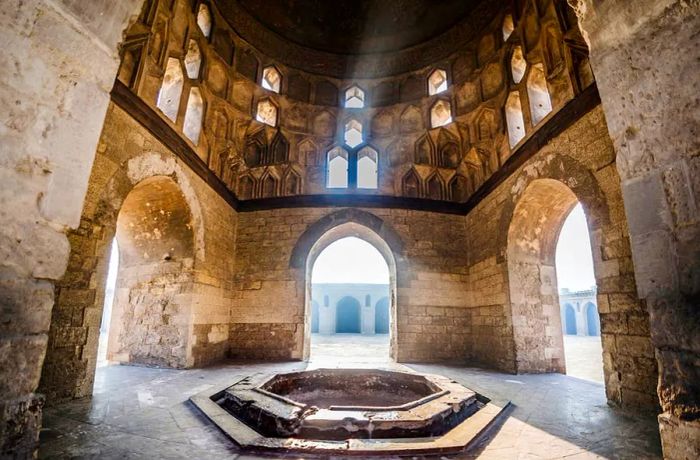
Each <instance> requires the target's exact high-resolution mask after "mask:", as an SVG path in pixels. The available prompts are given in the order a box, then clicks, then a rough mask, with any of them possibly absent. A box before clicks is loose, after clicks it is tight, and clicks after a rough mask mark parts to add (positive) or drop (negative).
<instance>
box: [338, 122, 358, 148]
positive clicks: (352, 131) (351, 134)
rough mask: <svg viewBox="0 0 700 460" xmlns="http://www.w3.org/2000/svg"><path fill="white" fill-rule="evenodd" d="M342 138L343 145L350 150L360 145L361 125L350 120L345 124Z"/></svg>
mask: <svg viewBox="0 0 700 460" xmlns="http://www.w3.org/2000/svg"><path fill="white" fill-rule="evenodd" d="M343 138H344V139H345V143H346V144H347V145H348V146H349V147H351V148H355V147H357V146H358V145H360V144H362V124H361V123H360V122H359V121H357V120H350V121H348V122H347V123H345V131H344V135H343Z"/></svg>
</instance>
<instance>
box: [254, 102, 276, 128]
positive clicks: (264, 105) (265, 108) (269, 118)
mask: <svg viewBox="0 0 700 460" xmlns="http://www.w3.org/2000/svg"><path fill="white" fill-rule="evenodd" d="M255 119H256V120H258V121H259V122H260V123H265V124H266V125H269V126H273V127H274V126H277V106H276V105H275V104H273V103H272V101H271V100H269V99H263V100H262V101H260V102H258V107H257V110H256V113H255Z"/></svg>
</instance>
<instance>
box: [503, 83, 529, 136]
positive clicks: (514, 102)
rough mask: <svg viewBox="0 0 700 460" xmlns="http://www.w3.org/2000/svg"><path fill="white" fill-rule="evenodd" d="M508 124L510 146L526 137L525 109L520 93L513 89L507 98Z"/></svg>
mask: <svg viewBox="0 0 700 460" xmlns="http://www.w3.org/2000/svg"><path fill="white" fill-rule="evenodd" d="M506 124H507V125H508V141H509V143H510V148H513V147H515V145H516V144H517V143H518V142H520V139H522V138H523V137H525V122H524V121H523V109H522V106H521V105H520V93H518V92H517V91H513V92H512V93H510V94H509V95H508V99H507V100H506Z"/></svg>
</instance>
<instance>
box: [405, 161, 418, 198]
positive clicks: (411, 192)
mask: <svg viewBox="0 0 700 460" xmlns="http://www.w3.org/2000/svg"><path fill="white" fill-rule="evenodd" d="M401 192H402V194H403V196H407V197H410V198H418V197H420V196H421V195H422V194H423V184H422V181H421V178H420V176H419V175H418V172H417V171H416V169H415V168H411V169H409V170H408V172H407V173H406V174H404V176H403V177H402V178H401Z"/></svg>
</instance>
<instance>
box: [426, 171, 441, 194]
mask: <svg viewBox="0 0 700 460" xmlns="http://www.w3.org/2000/svg"><path fill="white" fill-rule="evenodd" d="M425 196H426V198H429V199H431V200H444V199H445V181H444V180H443V179H442V176H441V175H440V173H439V172H437V171H433V173H432V174H431V175H430V176H428V178H427V179H426V180H425Z"/></svg>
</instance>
